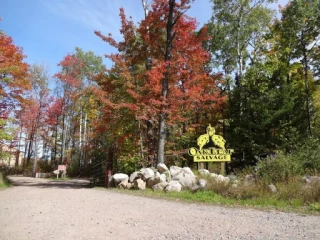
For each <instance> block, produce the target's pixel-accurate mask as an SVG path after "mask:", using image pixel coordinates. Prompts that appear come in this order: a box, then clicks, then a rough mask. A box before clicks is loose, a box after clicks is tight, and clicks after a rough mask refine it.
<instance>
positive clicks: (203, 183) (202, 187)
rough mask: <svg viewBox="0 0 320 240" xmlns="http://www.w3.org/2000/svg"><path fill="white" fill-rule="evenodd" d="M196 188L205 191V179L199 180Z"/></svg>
mask: <svg viewBox="0 0 320 240" xmlns="http://www.w3.org/2000/svg"><path fill="white" fill-rule="evenodd" d="M198 186H199V188H200V189H205V188H206V186H207V181H206V180H205V179H199V183H198Z"/></svg>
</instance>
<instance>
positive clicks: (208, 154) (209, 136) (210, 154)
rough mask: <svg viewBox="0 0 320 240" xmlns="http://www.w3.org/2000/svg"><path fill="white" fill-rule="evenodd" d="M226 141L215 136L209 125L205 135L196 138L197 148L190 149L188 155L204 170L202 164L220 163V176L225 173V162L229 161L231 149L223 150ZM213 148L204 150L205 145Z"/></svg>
mask: <svg viewBox="0 0 320 240" xmlns="http://www.w3.org/2000/svg"><path fill="white" fill-rule="evenodd" d="M225 143H226V140H225V139H224V138H223V137H222V136H220V135H216V134H215V129H214V128H213V127H211V124H209V126H208V127H207V133H206V134H203V135H201V136H199V137H198V140H197V144H198V146H199V148H195V147H192V148H190V149H189V151H188V153H189V155H190V156H192V157H193V161H194V162H197V163H198V164H200V165H199V166H200V168H204V162H221V174H222V175H225V173H226V167H225V166H226V162H230V161H231V154H232V153H233V152H234V150H233V149H226V148H225ZM210 144H211V145H212V144H213V146H214V147H208V148H206V145H210Z"/></svg>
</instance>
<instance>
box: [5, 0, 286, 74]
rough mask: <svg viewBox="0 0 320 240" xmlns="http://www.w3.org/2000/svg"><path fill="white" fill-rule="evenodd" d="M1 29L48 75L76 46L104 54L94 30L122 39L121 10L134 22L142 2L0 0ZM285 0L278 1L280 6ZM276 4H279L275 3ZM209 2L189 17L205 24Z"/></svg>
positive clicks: (200, 1) (195, 8)
mask: <svg viewBox="0 0 320 240" xmlns="http://www.w3.org/2000/svg"><path fill="white" fill-rule="evenodd" d="M0 2H1V4H0V5H1V8H0V17H1V18H2V22H0V30H2V31H4V32H5V33H6V34H7V35H8V36H11V37H12V38H13V40H14V43H15V44H16V45H18V46H20V47H22V48H23V52H24V54H25V55H27V58H26V61H27V62H28V63H30V64H33V63H37V64H42V63H44V64H45V66H46V68H47V69H48V71H49V73H50V74H51V75H53V74H55V73H56V72H57V71H59V68H58V67H57V64H58V63H59V62H60V61H61V60H62V59H63V57H64V56H65V55H66V54H67V53H72V52H73V51H74V49H75V47H80V48H82V49H83V50H84V51H93V52H94V53H95V54H96V55H99V56H103V55H104V54H106V53H110V52H114V51H115V50H114V49H113V48H112V47H110V46H109V45H108V44H107V43H105V42H102V41H101V40H100V38H98V37H97V36H96V35H95V34H94V30H98V31H101V32H102V33H103V34H105V35H107V34H108V33H112V35H113V36H114V37H115V38H116V39H117V40H120V39H121V36H120V33H119V28H120V19H119V8H120V7H124V9H125V12H126V15H127V16H132V18H133V20H134V21H135V22H139V21H140V20H141V19H142V18H143V17H144V13H143V8H142V4H141V0H0ZM286 2H288V0H280V1H279V4H282V5H284V4H285V3H286ZM274 7H275V8H276V7H277V5H274ZM211 9H212V5H211V2H210V1H209V0H196V1H195V2H194V4H193V5H192V7H191V9H189V10H188V12H187V15H189V16H191V17H195V18H196V19H197V21H198V22H199V26H202V25H203V24H204V23H206V22H208V20H209V19H210V17H211Z"/></svg>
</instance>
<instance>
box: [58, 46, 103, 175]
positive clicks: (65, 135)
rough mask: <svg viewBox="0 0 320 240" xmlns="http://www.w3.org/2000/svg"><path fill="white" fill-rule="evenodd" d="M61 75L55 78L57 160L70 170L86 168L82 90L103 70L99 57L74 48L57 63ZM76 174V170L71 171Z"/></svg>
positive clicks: (86, 110)
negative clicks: (57, 87)
mask: <svg viewBox="0 0 320 240" xmlns="http://www.w3.org/2000/svg"><path fill="white" fill-rule="evenodd" d="M59 65H60V66H61V72H59V73H57V74H56V75H55V77H56V78H57V79H58V85H60V89H61V90H60V91H59V92H60V96H58V99H62V100H63V103H62V115H61V118H62V119H61V121H62V124H61V125H62V126H61V131H62V134H61V139H62V146H61V159H60V162H63V161H65V160H68V162H69V163H70V161H71V162H72V163H73V166H74V168H77V169H80V168H81V169H83V167H86V165H87V159H86V155H85V152H84V146H85V145H86V143H87V132H88V131H87V122H88V121H90V118H89V117H90V116H91V115H90V114H89V113H90V112H92V111H91V110H90V108H91V107H92V106H91V105H90V104H91V103H92V101H90V94H87V92H86V91H85V89H86V88H88V87H89V86H92V85H94V82H93V81H92V78H93V76H94V75H95V74H97V73H99V72H101V71H102V69H103V68H104V66H103V64H102V58H101V57H98V56H95V55H94V54H93V52H83V51H82V50H81V49H80V48H76V49H75V53H74V54H68V55H67V56H66V57H65V58H64V59H63V60H62V61H61V62H60V64H59ZM75 171H76V170H75Z"/></svg>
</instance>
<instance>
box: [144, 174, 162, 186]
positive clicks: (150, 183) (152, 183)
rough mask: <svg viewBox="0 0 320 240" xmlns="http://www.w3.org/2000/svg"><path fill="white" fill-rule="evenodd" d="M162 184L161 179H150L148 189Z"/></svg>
mask: <svg viewBox="0 0 320 240" xmlns="http://www.w3.org/2000/svg"><path fill="white" fill-rule="evenodd" d="M160 182H161V178H160V177H156V176H153V177H151V178H149V179H148V180H147V187H148V188H152V187H153V186H154V185H156V184H158V183H160Z"/></svg>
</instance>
